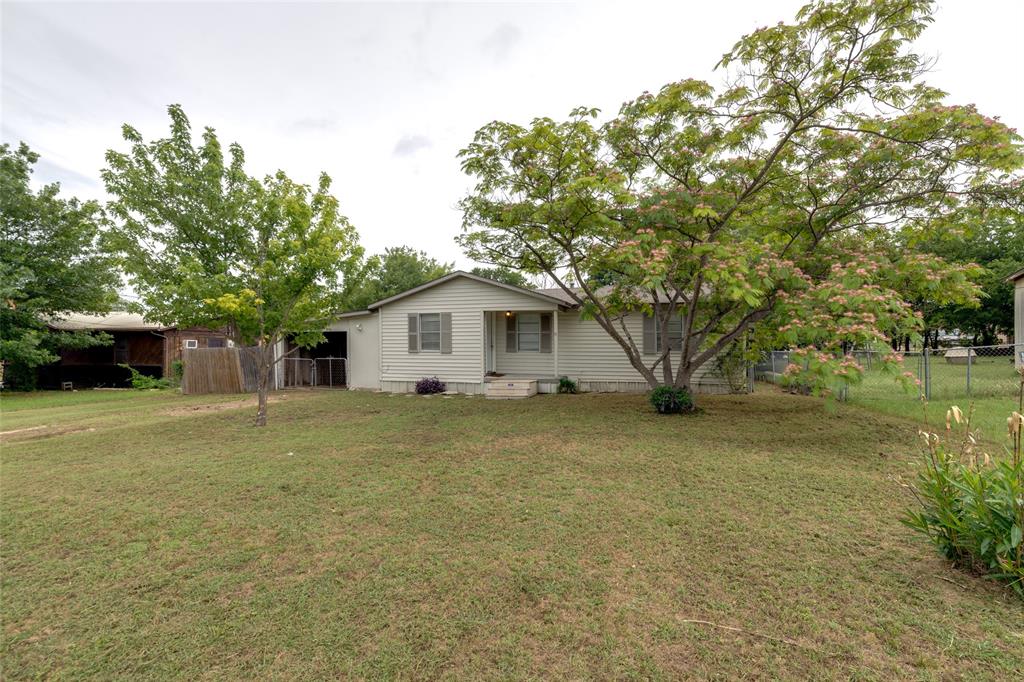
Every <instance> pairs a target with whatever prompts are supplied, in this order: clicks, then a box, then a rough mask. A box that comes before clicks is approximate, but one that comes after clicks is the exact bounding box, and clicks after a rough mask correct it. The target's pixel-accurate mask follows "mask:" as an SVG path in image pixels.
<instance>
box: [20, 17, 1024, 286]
mask: <svg viewBox="0 0 1024 682" xmlns="http://www.w3.org/2000/svg"><path fill="white" fill-rule="evenodd" d="M804 2H805V0H777V1H775V2H763V0H720V1H719V2H715V3H702V4H699V5H696V4H693V3H671V4H668V3H665V4H653V5H648V4H643V3H635V2H633V3H623V2H610V3H583V2H580V3H577V4H567V3H556V4H546V3H545V4H541V3H522V4H507V3H506V4H496V3H495V4H490V3H473V4H461V3H460V4H440V3H439V4H424V3H411V4H410V3H404V4H390V3H387V4H385V3H381V4H370V3H326V4H325V3H214V2H210V3H177V2H157V3H123V2H109V3H104V2H94V3H88V4H66V3H64V4H57V3H32V4H29V3H20V2H10V1H9V0H6V1H5V2H3V3H2V4H0V20H2V35H0V43H2V46H0V49H2V58H3V64H2V81H3V82H2V86H3V89H2V93H3V101H2V110H0V117H2V120H3V133H2V134H3V140H4V141H5V142H15V143H16V142H17V141H18V140H19V139H24V140H25V141H26V142H28V143H29V144H30V145H31V146H32V147H33V148H34V149H36V150H37V151H39V152H40V153H41V154H42V155H43V158H44V159H46V160H47V162H48V163H47V164H46V165H40V166H39V168H38V172H37V177H38V179H39V180H40V181H54V180H58V179H59V180H62V181H63V182H64V188H65V190H67V191H69V192H74V193H76V194H78V195H79V196H81V197H82V198H103V192H102V186H101V184H100V182H99V171H100V169H101V168H102V167H103V165H104V161H103V155H104V152H105V151H106V150H107V149H109V148H117V149H124V147H125V144H124V142H123V141H122V140H121V134H120V129H121V125H122V124H123V123H131V124H132V125H134V126H135V127H137V128H138V129H139V130H140V131H141V132H142V134H143V135H144V136H146V137H148V138H152V137H157V136H161V135H164V134H165V133H166V131H167V116H166V110H165V108H166V106H167V105H168V104H170V103H172V102H177V103H180V104H182V105H183V107H184V108H185V111H186V112H187V113H188V115H189V117H190V118H191V120H192V123H193V127H194V129H196V130H200V129H201V128H202V127H203V126H207V125H209V126H213V127H215V128H216V129H217V131H218V133H219V134H220V136H221V138H222V141H224V142H225V143H227V142H231V141H237V142H239V143H241V144H242V146H243V147H244V148H245V150H246V158H247V163H248V165H249V169H250V171H251V172H253V173H255V174H262V173H267V172H272V171H274V170H276V169H278V168H282V169H284V170H286V171H287V172H288V173H289V175H291V176H292V177H294V178H295V179H297V180H301V181H304V182H309V183H312V182H315V181H316V178H317V176H318V174H319V173H320V172H321V171H326V172H327V173H328V174H330V175H331V177H332V178H333V179H334V185H333V186H334V190H335V193H336V194H337V196H338V198H339V201H340V202H341V205H342V210H343V211H344V213H345V214H346V215H347V216H348V217H349V218H350V219H351V220H352V222H353V224H355V225H356V227H357V228H358V229H359V231H360V234H361V235H362V239H363V242H364V244H365V245H366V247H367V248H368V249H369V250H370V251H371V252H373V251H381V250H383V249H384V247H386V246H393V245H398V244H408V245H410V246H413V247H415V248H419V249H424V250H426V251H428V252H430V253H431V254H432V255H434V256H435V257H437V258H440V259H443V260H455V261H457V262H458V264H459V265H460V266H468V265H470V263H469V262H468V261H467V260H466V259H465V257H464V256H462V254H461V253H460V251H459V249H458V247H457V246H456V245H455V243H454V241H453V237H454V236H455V235H456V234H458V232H459V229H460V225H461V215H460V214H459V212H458V210H457V208H456V204H457V202H458V201H459V199H460V198H461V197H462V196H463V194H464V193H465V192H466V191H467V189H468V188H469V187H470V184H471V181H470V179H469V178H467V177H465V176H464V175H463V174H462V173H461V171H460V168H459V161H458V159H457V158H456V155H457V153H458V151H459V149H461V148H462V147H464V146H465V145H466V144H467V143H468V142H469V141H471V140H472V137H473V133H474V132H475V131H476V129H477V128H479V127H480V126H481V125H483V124H485V123H487V122H489V121H491V120H494V119H502V120H510V121H515V122H518V123H525V122H528V121H529V120H530V119H531V118H533V117H535V116H553V117H561V116H565V115H566V114H567V113H568V112H569V111H570V110H571V109H572V108H573V107H575V106H579V105H587V106H597V107H601V108H602V109H603V110H604V111H605V112H607V113H614V111H615V110H617V108H618V107H619V105H620V104H621V103H622V102H623V101H625V100H628V99H631V98H633V97H635V96H636V95H638V94H639V93H640V92H642V91H644V90H651V91H655V90H657V89H658V88H659V87H660V86H661V85H662V84H664V83H667V82H669V81H673V80H678V79H680V78H685V77H696V78H703V79H707V80H710V81H712V82H715V81H716V79H717V77H718V76H717V75H716V74H715V73H714V72H713V71H712V69H713V67H714V64H715V63H716V62H717V60H718V58H719V57H720V56H721V54H722V53H723V52H724V51H725V50H727V49H728V48H729V47H730V46H731V45H732V44H733V43H734V42H735V41H736V39H737V38H738V37H739V36H740V35H741V34H743V33H746V32H749V31H751V30H753V29H754V28H756V27H758V26H763V25H766V24H771V23H775V22H776V21H779V20H790V19H791V18H792V17H793V15H794V14H795V12H796V10H797V9H799V7H800V6H801V5H803V4H804ZM1022 25H1024V3H1020V2H1019V0H987V1H983V0H978V1H976V2H972V3H965V2H958V1H955V0H946V1H945V2H944V3H942V4H941V5H940V6H939V11H938V14H937V15H936V21H935V23H934V24H933V25H932V27H931V28H929V29H928V31H926V33H925V35H924V36H923V37H922V39H921V41H920V45H921V47H922V49H924V50H925V51H927V52H928V53H929V54H932V55H935V56H937V57H938V63H937V65H936V70H935V72H934V73H933V74H932V75H931V77H930V78H929V81H930V82H931V83H933V84H934V85H937V86H939V87H941V88H943V89H945V90H947V91H949V92H950V101H951V102H958V103H968V102H975V103H977V105H978V107H979V109H980V110H981V111H983V112H984V113H986V114H989V115H999V116H1001V117H1002V119H1003V120H1004V121H1006V122H1008V123H1009V124H1010V125H1014V126H1017V127H1018V128H1022V129H1024V88H1020V87H1018V83H1019V81H1020V74H1021V72H1022V70H1024V43H1022V42H1021V41H1020V40H1019V36H1018V35H1017V34H1018V32H1019V28H1020V26H1022Z"/></svg>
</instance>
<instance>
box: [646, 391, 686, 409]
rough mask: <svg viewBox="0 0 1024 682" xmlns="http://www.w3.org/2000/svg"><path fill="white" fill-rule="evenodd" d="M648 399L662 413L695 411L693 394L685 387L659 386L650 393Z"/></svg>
mask: <svg viewBox="0 0 1024 682" xmlns="http://www.w3.org/2000/svg"><path fill="white" fill-rule="evenodd" d="M647 399H648V400H650V401H651V405H653V406H654V409H656V410H657V411H658V412H660V413H661V414H679V413H680V412H692V411H693V396H692V395H690V392H689V391H687V390H686V389H685V388H675V387H673V386H658V387H657V388H656V389H654V390H653V391H651V392H650V393H649V394H648V396H647Z"/></svg>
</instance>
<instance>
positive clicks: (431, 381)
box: [416, 377, 447, 395]
mask: <svg viewBox="0 0 1024 682" xmlns="http://www.w3.org/2000/svg"><path fill="white" fill-rule="evenodd" d="M446 388H447V387H446V386H445V385H444V382H443V381H441V380H440V379H438V378H437V377H424V378H422V379H420V380H419V381H417V382H416V392H417V393H419V394H420V395H431V394H433V393H444V392H445V390H446Z"/></svg>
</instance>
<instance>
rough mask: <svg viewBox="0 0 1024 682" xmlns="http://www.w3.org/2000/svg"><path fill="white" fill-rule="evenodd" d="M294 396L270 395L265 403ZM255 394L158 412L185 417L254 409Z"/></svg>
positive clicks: (278, 401)
mask: <svg viewBox="0 0 1024 682" xmlns="http://www.w3.org/2000/svg"><path fill="white" fill-rule="evenodd" d="M294 399H295V398H289V397H288V396H283V395H272V396H270V397H268V398H267V404H272V403H280V402H284V401H286V400H294ZM256 404H257V400H256V396H247V397H245V398H240V399H238V400H227V401H225V402H222V403H203V404H200V405H184V406H182V407H172V408H170V409H167V410H163V411H162V412H161V413H160V414H166V415H169V416H171V417H187V416H188V415H192V414H205V413H207V412H221V411H223V410H240V409H242V408H246V407H249V408H252V409H256Z"/></svg>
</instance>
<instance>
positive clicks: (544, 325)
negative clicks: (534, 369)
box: [540, 313, 551, 353]
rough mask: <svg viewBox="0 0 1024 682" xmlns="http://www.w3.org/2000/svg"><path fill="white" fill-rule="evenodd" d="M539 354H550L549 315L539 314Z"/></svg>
mask: <svg viewBox="0 0 1024 682" xmlns="http://www.w3.org/2000/svg"><path fill="white" fill-rule="evenodd" d="M540 352H541V353H550V352H551V313H541V316H540Z"/></svg>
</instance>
